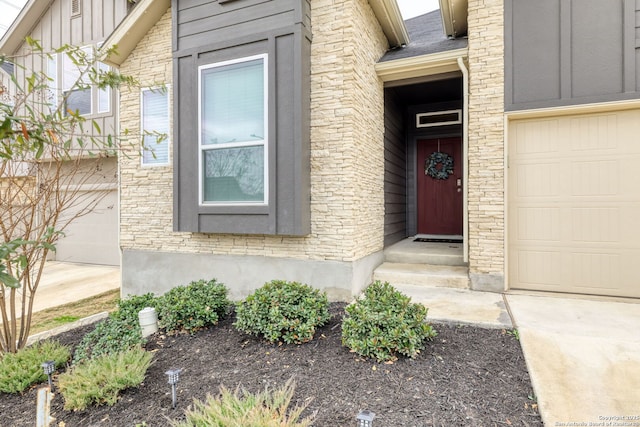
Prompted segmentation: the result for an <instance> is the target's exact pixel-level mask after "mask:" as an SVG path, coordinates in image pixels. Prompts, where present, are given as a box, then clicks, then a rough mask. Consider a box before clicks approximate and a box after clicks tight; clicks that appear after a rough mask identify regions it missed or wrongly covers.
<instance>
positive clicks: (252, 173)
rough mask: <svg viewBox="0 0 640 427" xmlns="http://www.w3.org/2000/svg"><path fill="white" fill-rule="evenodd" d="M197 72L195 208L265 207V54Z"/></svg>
mask: <svg viewBox="0 0 640 427" xmlns="http://www.w3.org/2000/svg"><path fill="white" fill-rule="evenodd" d="M198 71H199V81H198V84H199V96H200V99H199V147H200V148H199V157H200V160H199V164H200V168H199V176H200V204H201V205H212V204H218V205H230V204H231V205H237V204H260V205H265V204H267V200H268V188H269V183H268V178H267V177H268V163H267V158H268V155H267V151H268V138H267V135H268V130H267V123H268V120H267V111H268V104H267V87H268V84H267V82H268V80H267V55H257V56H251V57H247V58H243V59H239V60H233V61H225V62H219V63H215V64H210V65H204V66H201V67H199V70H198Z"/></svg>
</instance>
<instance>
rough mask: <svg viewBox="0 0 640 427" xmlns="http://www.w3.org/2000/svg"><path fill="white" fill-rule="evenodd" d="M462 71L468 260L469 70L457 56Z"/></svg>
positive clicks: (464, 222)
mask: <svg viewBox="0 0 640 427" xmlns="http://www.w3.org/2000/svg"><path fill="white" fill-rule="evenodd" d="M458 67H460V71H461V72H462V159H463V166H464V167H463V168H462V170H463V173H462V206H463V209H462V239H463V241H464V243H463V245H462V257H463V258H462V259H463V261H464V262H467V263H468V262H469V70H468V69H467V66H466V65H464V59H463V58H462V57H461V56H460V57H458Z"/></svg>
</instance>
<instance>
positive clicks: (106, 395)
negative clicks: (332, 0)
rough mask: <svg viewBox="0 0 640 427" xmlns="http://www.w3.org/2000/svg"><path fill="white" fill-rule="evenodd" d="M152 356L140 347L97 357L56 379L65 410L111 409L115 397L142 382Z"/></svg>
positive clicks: (116, 399) (116, 398) (115, 399)
mask: <svg viewBox="0 0 640 427" xmlns="http://www.w3.org/2000/svg"><path fill="white" fill-rule="evenodd" d="M152 357H153V355H152V354H151V353H149V352H146V351H144V350H143V349H142V348H140V347H134V348H132V349H129V350H127V351H124V352H121V353H116V354H109V355H105V356H100V357H96V358H95V359H92V360H88V361H86V362H83V363H80V364H78V365H76V366H74V367H73V368H71V369H70V370H69V371H67V372H65V373H64V374H61V375H60V376H59V377H58V389H59V390H60V393H61V394H62V396H63V397H64V408H65V409H66V410H73V411H81V410H84V409H86V408H87V407H88V406H89V405H92V404H97V405H102V404H106V405H109V406H112V405H113V404H115V403H116V402H117V401H118V393H119V392H120V391H122V390H124V389H127V388H129V387H134V386H137V385H139V384H140V383H142V381H144V377H145V375H146V373H147V369H148V368H149V366H151V359H152Z"/></svg>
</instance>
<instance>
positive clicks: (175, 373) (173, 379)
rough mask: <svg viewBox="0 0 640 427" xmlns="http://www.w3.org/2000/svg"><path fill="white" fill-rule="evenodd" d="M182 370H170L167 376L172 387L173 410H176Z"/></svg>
mask: <svg viewBox="0 0 640 427" xmlns="http://www.w3.org/2000/svg"><path fill="white" fill-rule="evenodd" d="M181 371H182V369H169V370H168V371H167V372H165V374H166V375H167V378H168V379H169V384H170V385H171V403H172V406H173V409H176V384H178V380H180V372H181Z"/></svg>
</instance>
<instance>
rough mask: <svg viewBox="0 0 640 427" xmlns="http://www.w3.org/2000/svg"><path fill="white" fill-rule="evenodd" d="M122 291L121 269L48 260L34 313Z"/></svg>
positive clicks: (37, 292)
mask: <svg viewBox="0 0 640 427" xmlns="http://www.w3.org/2000/svg"><path fill="white" fill-rule="evenodd" d="M113 289H120V267H117V266H109V265H91V264H72V263H66V262H59V261H47V263H46V265H45V268H44V271H43V274H42V278H41V279H40V285H39V286H38V290H37V291H36V299H35V301H34V304H33V311H34V312H36V311H40V310H44V309H46V308H50V307H57V306H60V305H64V304H68V303H70V302H75V301H78V300H81V299H85V298H90V297H92V296H95V295H99V294H102V293H104V292H107V291H110V290H113Z"/></svg>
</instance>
